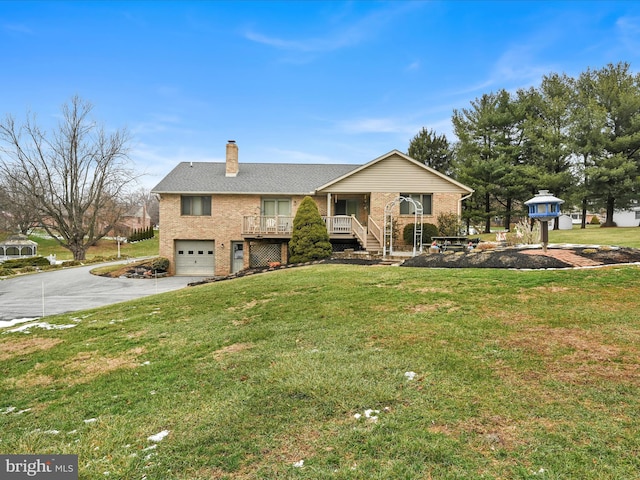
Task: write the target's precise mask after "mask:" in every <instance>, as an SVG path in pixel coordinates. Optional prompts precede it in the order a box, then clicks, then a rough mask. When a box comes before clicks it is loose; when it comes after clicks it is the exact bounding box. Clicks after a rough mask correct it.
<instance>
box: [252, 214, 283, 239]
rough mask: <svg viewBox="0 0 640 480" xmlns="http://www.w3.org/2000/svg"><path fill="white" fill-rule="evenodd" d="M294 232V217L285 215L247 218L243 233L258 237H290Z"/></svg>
mask: <svg viewBox="0 0 640 480" xmlns="http://www.w3.org/2000/svg"><path fill="white" fill-rule="evenodd" d="M292 231H293V217H291V216H284V215H267V216H255V215H250V216H245V217H243V220H242V233H243V234H251V233H255V234H256V235H270V234H271V235H290V234H291V232H292Z"/></svg>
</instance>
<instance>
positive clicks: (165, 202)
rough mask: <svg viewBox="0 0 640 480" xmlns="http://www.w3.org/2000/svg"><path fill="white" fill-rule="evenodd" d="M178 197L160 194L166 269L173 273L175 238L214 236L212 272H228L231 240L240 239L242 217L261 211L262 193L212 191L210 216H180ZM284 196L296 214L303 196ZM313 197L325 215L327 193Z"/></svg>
mask: <svg viewBox="0 0 640 480" xmlns="http://www.w3.org/2000/svg"><path fill="white" fill-rule="evenodd" d="M180 197H181V195H179V194H175V195H171V194H162V195H161V197H160V256H162V257H166V258H168V259H169V260H170V261H171V265H170V267H169V272H170V273H172V274H175V252H174V246H175V241H176V240H213V241H214V242H215V275H228V274H229V273H230V272H231V242H232V241H242V240H243V238H242V220H243V217H244V216H247V215H260V208H261V205H262V198H263V197H262V196H261V195H213V196H212V198H211V216H182V215H181V214H180ZM264 198H272V197H264ZM273 198H275V197H273ZM287 198H291V215H292V216H295V214H296V211H297V208H298V206H299V205H300V202H301V201H302V199H303V198H304V196H302V195H297V196H294V197H287ZM313 199H314V200H315V201H316V203H317V204H318V210H319V211H320V214H321V215H326V211H327V200H326V196H324V195H320V196H315V197H313ZM223 245H224V246H223ZM285 247H286V245H284V246H283V259H284V258H286V249H285ZM249 248H250V246H249V242H245V244H244V251H245V255H244V262H245V263H244V266H245V268H247V267H248V266H249Z"/></svg>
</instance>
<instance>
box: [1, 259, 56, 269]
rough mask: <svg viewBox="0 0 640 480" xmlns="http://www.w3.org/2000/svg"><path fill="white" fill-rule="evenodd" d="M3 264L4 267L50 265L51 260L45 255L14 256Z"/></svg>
mask: <svg viewBox="0 0 640 480" xmlns="http://www.w3.org/2000/svg"><path fill="white" fill-rule="evenodd" d="M2 265H3V267H4V268H23V267H44V266H46V265H49V260H47V259H46V258H44V257H27V258H12V259H11V260H7V261H6V262H4V263H3V264H2Z"/></svg>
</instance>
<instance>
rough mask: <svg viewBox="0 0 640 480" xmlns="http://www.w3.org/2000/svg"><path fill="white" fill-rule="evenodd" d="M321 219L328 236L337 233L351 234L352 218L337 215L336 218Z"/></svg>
mask: <svg viewBox="0 0 640 480" xmlns="http://www.w3.org/2000/svg"><path fill="white" fill-rule="evenodd" d="M322 219H323V220H324V223H325V224H326V225H327V231H328V232H329V234H330V235H331V234H337V233H347V234H349V233H351V224H352V222H351V220H353V217H348V216H346V215H339V216H337V217H322Z"/></svg>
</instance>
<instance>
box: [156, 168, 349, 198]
mask: <svg viewBox="0 0 640 480" xmlns="http://www.w3.org/2000/svg"><path fill="white" fill-rule="evenodd" d="M359 167H360V165H352V164H349V165H347V164H292V163H241V164H240V169H239V172H238V175H237V176H235V177H227V176H225V164H224V163H214V162H181V163H179V164H178V165H177V166H176V167H175V168H174V169H173V170H172V171H171V172H169V174H168V175H167V176H166V177H165V178H164V179H162V181H161V182H160V183H158V185H156V186H155V187H154V188H153V189H152V192H154V193H193V194H196V193H211V194H214V193H260V194H302V195H307V194H310V193H313V192H315V190H316V189H317V188H318V187H320V186H322V185H325V184H326V183H329V182H330V181H332V180H335V179H337V178H339V177H341V176H342V175H345V174H347V173H349V172H351V171H353V170H355V169H357V168H359Z"/></svg>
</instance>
